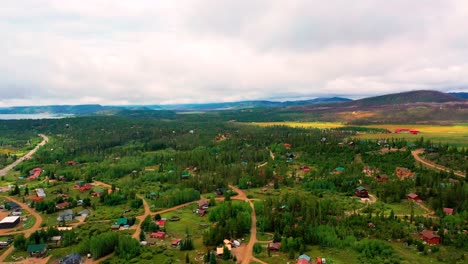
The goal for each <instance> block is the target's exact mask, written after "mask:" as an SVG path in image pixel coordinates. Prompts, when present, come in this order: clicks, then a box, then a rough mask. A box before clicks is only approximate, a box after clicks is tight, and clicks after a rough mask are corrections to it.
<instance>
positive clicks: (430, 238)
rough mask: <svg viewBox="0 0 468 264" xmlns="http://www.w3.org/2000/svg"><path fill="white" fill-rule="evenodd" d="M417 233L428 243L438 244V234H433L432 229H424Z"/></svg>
mask: <svg viewBox="0 0 468 264" xmlns="http://www.w3.org/2000/svg"><path fill="white" fill-rule="evenodd" d="M419 234H420V235H421V240H424V241H425V242H426V243H427V244H429V245H438V244H440V236H438V235H436V234H434V231H431V230H424V231H422V232H421V233H419Z"/></svg>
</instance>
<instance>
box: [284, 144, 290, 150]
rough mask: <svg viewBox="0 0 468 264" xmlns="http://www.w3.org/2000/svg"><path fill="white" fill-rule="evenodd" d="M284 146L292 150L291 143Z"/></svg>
mask: <svg viewBox="0 0 468 264" xmlns="http://www.w3.org/2000/svg"><path fill="white" fill-rule="evenodd" d="M283 146H284V147H285V148H287V149H290V148H291V144H289V143H284V144H283Z"/></svg>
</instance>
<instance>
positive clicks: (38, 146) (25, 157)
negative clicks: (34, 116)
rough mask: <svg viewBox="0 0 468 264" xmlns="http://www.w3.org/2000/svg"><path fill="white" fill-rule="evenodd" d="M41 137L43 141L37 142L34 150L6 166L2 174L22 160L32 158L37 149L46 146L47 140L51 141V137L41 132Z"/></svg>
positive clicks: (0, 173) (0, 171)
mask: <svg viewBox="0 0 468 264" xmlns="http://www.w3.org/2000/svg"><path fill="white" fill-rule="evenodd" d="M39 136H40V137H42V141H41V143H39V144H37V145H36V147H34V148H33V149H32V150H30V151H29V152H28V153H26V155H24V156H23V157H21V158H19V159H17V160H15V162H13V163H11V164H10V165H8V166H6V167H5V168H3V169H1V170H0V176H5V175H6V174H7V173H8V172H9V171H10V170H11V169H13V168H14V167H15V166H16V165H18V164H20V163H21V162H23V161H24V160H25V159H30V158H31V157H32V155H33V154H34V153H36V151H37V150H38V149H39V148H40V147H42V146H44V145H45V144H46V143H47V141H49V138H48V137H47V136H46V135H44V134H39Z"/></svg>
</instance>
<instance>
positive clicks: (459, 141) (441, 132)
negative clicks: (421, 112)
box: [358, 124, 468, 147]
mask: <svg viewBox="0 0 468 264" xmlns="http://www.w3.org/2000/svg"><path fill="white" fill-rule="evenodd" d="M366 127H371V128H385V129H388V130H390V131H395V129H396V128H410V129H416V130H419V132H420V133H419V134H418V135H413V134H410V133H405V132H402V133H397V134H395V133H392V134H360V135H358V137H359V138H369V139H379V138H404V139H406V140H408V141H414V140H417V139H420V138H421V137H424V139H426V140H427V139H429V140H431V141H432V142H434V143H442V144H450V145H454V146H459V147H463V146H468V124H456V125H450V126H439V125H419V124H398V125H371V126H366Z"/></svg>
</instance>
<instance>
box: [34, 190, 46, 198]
mask: <svg viewBox="0 0 468 264" xmlns="http://www.w3.org/2000/svg"><path fill="white" fill-rule="evenodd" d="M35 191H36V195H37V197H39V198H45V197H46V193H45V192H44V189H42V188H37V189H36V190H35Z"/></svg>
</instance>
